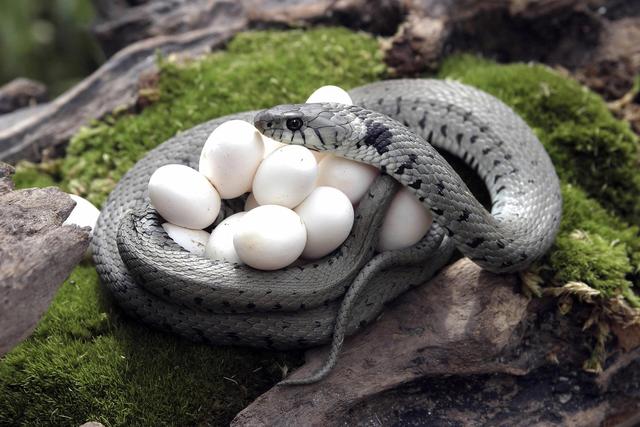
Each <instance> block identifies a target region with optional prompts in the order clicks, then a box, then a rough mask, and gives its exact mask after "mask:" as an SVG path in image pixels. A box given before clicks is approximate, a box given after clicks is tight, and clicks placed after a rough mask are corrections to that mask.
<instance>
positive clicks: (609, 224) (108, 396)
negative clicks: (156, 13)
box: [0, 29, 640, 425]
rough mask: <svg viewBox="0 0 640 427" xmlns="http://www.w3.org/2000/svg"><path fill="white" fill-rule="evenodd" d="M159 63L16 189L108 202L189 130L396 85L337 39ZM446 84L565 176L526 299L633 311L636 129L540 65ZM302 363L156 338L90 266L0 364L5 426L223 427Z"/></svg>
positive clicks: (639, 175) (480, 63) (244, 42)
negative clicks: (479, 99)
mask: <svg viewBox="0 0 640 427" xmlns="http://www.w3.org/2000/svg"><path fill="white" fill-rule="evenodd" d="M158 61H159V63H160V69H161V72H160V75H159V80H158V81H157V82H153V83H152V84H150V85H149V86H148V87H146V88H145V89H143V90H142V91H141V103H140V105H144V106H145V108H144V109H142V111H137V110H136V111H120V112H115V113H114V114H113V115H112V116H110V117H107V118H105V119H104V120H102V121H100V122H96V123H93V124H90V125H89V126H87V127H85V128H84V129H83V130H82V131H80V132H79V133H78V134H77V135H76V136H75V137H74V138H73V140H72V141H71V143H70V145H69V148H68V150H67V155H66V157H65V158H63V159H60V160H58V161H53V162H48V163H46V164H40V165H32V164H27V163H23V164H21V165H19V167H18V173H17V175H16V182H17V184H18V185H19V186H20V187H28V186H46V185H54V184H55V185H60V186H61V187H62V188H63V189H65V190H67V191H70V192H74V193H77V194H80V195H83V196H85V197H87V198H89V199H90V200H91V201H93V202H94V203H96V204H97V205H101V204H102V203H104V201H105V199H106V196H107V195H108V193H109V191H110V190H111V189H112V188H113V187H114V185H115V184H116V182H117V181H118V179H119V178H120V177H121V176H122V174H123V173H124V172H125V171H126V170H128V169H129V168H130V167H131V166H132V165H133V164H134V163H135V161H136V160H137V159H139V158H140V157H141V156H142V155H144V153H145V152H147V151H148V150H149V149H150V148H152V147H154V146H156V145H158V144H159V143H161V142H162V141H164V140H166V139H167V138H168V137H170V136H172V135H174V134H175V133H176V132H178V131H180V130H184V129H187V128H189V127H191V126H193V125H195V124H197V123H200V122H202V121H205V120H208V119H210V118H213V117H217V116H221V115H224V114H228V113H232V112H236V111H243V110H250V109H259V108H264V107H268V106H271V105H275V104H281V103H286V102H302V101H304V99H305V98H306V97H307V96H308V95H309V94H310V93H311V92H312V91H313V90H314V89H315V88H317V87H319V86H321V85H324V84H336V85H339V86H342V87H344V88H347V89H348V88H351V87H354V86H357V85H360V84H363V83H366V82H370V81H375V80H379V79H382V78H385V77H388V71H387V69H386V68H385V66H384V65H383V63H382V61H381V55H380V53H379V50H378V44H377V41H376V40H375V39H374V38H372V37H370V36H368V35H365V34H359V33H353V32H349V31H347V30H343V29H318V30H313V31H308V32H304V33H303V32H300V31H289V32H256V33H245V34H241V35H239V36H237V37H236V38H235V39H234V40H233V41H232V42H231V43H230V44H229V45H228V47H227V49H226V50H225V51H223V52H219V53H214V54H212V55H210V56H209V57H207V58H205V59H203V60H201V61H198V62H191V63H187V64H176V63H175V62H174V61H172V59H171V58H159V59H158ZM439 77H443V78H445V77H449V78H455V79H459V80H461V81H463V82H466V83H469V84H472V85H474V86H477V87H479V88H481V89H483V90H486V91H488V92H490V93H492V94H494V95H496V96H497V97H499V98H501V99H502V100H503V101H505V102H506V103H507V104H509V105H511V106H512V107H513V108H514V109H515V110H516V111H517V112H518V113H520V114H521V115H522V117H523V118H524V119H525V120H526V121H527V122H528V123H529V124H530V125H531V126H532V128H533V129H534V130H535V132H536V134H537V135H538V136H539V138H540V139H541V141H542V142H543V144H544V145H545V147H546V148H547V150H548V151H549V153H550V154H551V156H552V159H553V161H554V164H555V165H556V167H557V169H558V173H559V175H560V178H561V180H562V183H563V184H562V185H563V196H564V202H565V206H564V209H565V210H564V215H563V221H562V226H561V231H560V234H559V236H558V239H557V241H556V244H555V246H554V248H553V249H552V251H551V252H550V254H549V255H548V256H547V257H546V258H545V259H544V260H542V261H541V262H540V263H539V264H538V265H536V266H535V267H534V268H533V269H532V270H531V272H529V275H528V276H525V279H526V280H525V283H527V281H528V282H530V283H528V287H527V289H530V290H531V291H532V292H534V293H544V292H549V291H550V292H551V293H554V292H555V293H557V294H558V295H560V294H562V293H563V292H564V291H562V290H563V289H565V290H566V289H569V288H562V286H564V285H566V284H567V283H578V284H579V286H578V287H577V288H571V289H578V291H571V290H567V291H566V292H574V293H580V292H583V293H584V292H591V295H592V297H590V299H586V298H584V296H583V295H579V296H582V297H583V300H585V301H587V300H588V301H590V302H591V303H592V304H601V305H606V304H609V301H613V300H615V301H617V302H618V303H620V304H622V305H623V306H624V307H637V306H639V305H640V300H639V299H638V296H637V294H636V292H640V291H639V290H640V237H639V236H638V224H640V200H639V199H638V198H637V197H636V196H637V194H640V172H638V170H639V168H638V165H639V160H638V159H639V154H638V153H639V148H638V142H637V139H636V137H635V136H634V134H633V133H632V132H631V131H630V130H629V127H628V125H627V124H625V123H623V122H620V121H618V120H615V119H614V118H613V117H612V116H611V114H610V113H609V111H608V110H607V108H606V105H605V104H604V102H603V101H602V100H601V99H600V98H599V97H598V96H596V95H594V94H593V93H591V92H589V91H588V90H587V89H585V88H583V87H581V86H580V85H578V84H577V83H576V82H575V81H573V80H571V79H570V78H567V77H565V76H562V75H560V74H558V73H557V72H555V71H553V70H551V69H548V68H546V67H544V66H538V65H524V64H512V65H497V64H495V63H492V62H490V61H486V60H483V59H479V58H476V57H470V56H456V57H452V58H450V59H449V60H447V61H446V62H445V64H444V65H443V67H442V69H441V70H440V72H439ZM633 224H635V225H633ZM527 278H528V279H527ZM532 278H533V279H532ZM561 307H562V308H563V309H564V311H565V312H567V313H569V314H570V310H569V308H567V305H566V304H564V305H562V306H561ZM598 320H599V321H600V322H606V321H608V320H609V319H606V318H604V317H603V318H599V319H598ZM608 337H609V336H608V335H607V334H605V333H604V332H603V331H602V328H600V329H598V328H596V329H595V330H593V327H592V328H591V329H588V330H586V331H585V343H586V344H587V345H588V346H590V347H591V348H592V354H589V353H588V352H587V353H586V354H585V360H587V361H590V362H591V363H590V364H588V365H586V367H588V368H590V369H594V370H597V367H598V366H599V363H601V361H602V358H603V357H604V343H605V341H606V339H607V338H608ZM596 350H599V351H596ZM590 356H591V357H590ZM299 361H300V355H299V354H295V353H289V354H284V353H274V352H265V351H255V350H247V349H235V348H212V347H208V346H205V345H199V344H193V343H189V342H186V341H184V340H181V339H179V338H176V337H173V336H171V335H167V334H164V333H160V332H156V331H152V330H150V329H149V328H147V327H146V326H144V325H140V324H138V323H135V322H134V321H132V320H130V319H128V318H127V317H126V316H125V315H124V314H123V313H122V312H121V311H120V310H119V309H118V308H117V307H116V306H115V305H114V304H113V303H112V301H111V299H110V298H109V296H108V295H107V294H106V293H105V292H104V291H103V290H102V288H101V287H100V284H99V281H98V278H97V274H96V272H95V269H94V268H93V266H92V264H91V263H90V262H86V263H84V264H82V265H80V266H79V267H77V268H76V270H75V271H74V272H73V273H72V275H71V277H70V278H69V280H67V281H66V282H65V283H64V284H63V285H62V287H61V289H60V291H59V293H58V295H57V297H56V299H55V300H54V302H53V304H52V307H51V308H50V310H49V311H48V313H47V314H46V315H45V317H44V318H43V320H42V322H41V323H40V325H39V326H38V328H37V329H36V331H35V332H34V334H33V336H32V337H31V338H29V339H28V340H26V341H25V342H23V343H22V344H21V345H20V346H18V347H17V348H16V349H14V350H13V351H12V352H11V353H9V354H7V355H6V356H4V358H3V359H2V360H1V361H0V425H5V424H11V425H14V424H37V425H42V424H54V425H78V424H81V423H83V422H85V421H87V420H98V421H101V422H103V423H104V424H106V425H122V424H126V425H132V424H133V425H135V424H143V425H158V424H166V423H171V424H177V425H187V424H196V423H197V424H215V425H218V424H227V423H228V421H229V420H230V419H231V418H233V416H234V415H235V413H237V412H238V411H239V410H240V409H242V407H244V406H246V405H247V404H248V403H249V402H250V401H251V400H252V399H253V398H255V397H256V396H257V395H259V394H260V393H261V392H263V391H264V390H266V389H267V388H269V387H270V386H271V385H272V384H273V383H274V382H276V381H278V380H279V379H280V378H281V377H282V374H283V371H284V370H286V369H287V368H288V367H292V366H294V365H295V364H296V363H299Z"/></svg>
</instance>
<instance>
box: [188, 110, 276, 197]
mask: <svg viewBox="0 0 640 427" xmlns="http://www.w3.org/2000/svg"><path fill="white" fill-rule="evenodd" d="M263 154H264V143H263V141H262V135H261V134H260V132H258V130H257V129H256V128H255V127H253V125H252V124H250V123H247V122H245V121H243V120H229V121H227V122H224V123H222V124H221V125H220V126H218V127H217V128H216V129H215V130H214V131H213V132H211V135H209V138H207V141H206V142H205V144H204V147H203V148H202V152H201V153H200V163H199V167H198V169H199V170H200V173H201V174H203V175H204V176H206V177H207V178H208V179H209V181H211V183H212V184H213V185H214V187H215V188H216V190H217V191H218V193H219V194H220V197H221V198H223V199H233V198H235V197H238V196H241V195H242V194H244V193H246V192H247V191H249V190H250V189H251V183H252V182H253V176H254V175H255V173H256V170H257V169H258V165H260V162H261V161H262V158H263Z"/></svg>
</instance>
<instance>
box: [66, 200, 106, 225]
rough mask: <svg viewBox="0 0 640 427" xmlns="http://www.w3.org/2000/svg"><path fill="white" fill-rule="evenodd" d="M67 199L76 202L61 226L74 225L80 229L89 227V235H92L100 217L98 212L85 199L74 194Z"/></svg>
mask: <svg viewBox="0 0 640 427" xmlns="http://www.w3.org/2000/svg"><path fill="white" fill-rule="evenodd" d="M69 197H71V199H73V201H74V202H76V206H75V207H74V208H73V210H72V211H71V213H70V214H69V216H68V217H67V219H65V220H64V222H63V224H65V225H67V224H75V225H77V226H80V227H91V232H90V234H91V235H93V229H94V228H95V226H96V221H98V217H99V216H100V211H99V210H98V208H96V207H95V206H93V204H92V203H91V202H90V201H88V200H87V199H84V198H82V197H80V196H76V195H75V194H69Z"/></svg>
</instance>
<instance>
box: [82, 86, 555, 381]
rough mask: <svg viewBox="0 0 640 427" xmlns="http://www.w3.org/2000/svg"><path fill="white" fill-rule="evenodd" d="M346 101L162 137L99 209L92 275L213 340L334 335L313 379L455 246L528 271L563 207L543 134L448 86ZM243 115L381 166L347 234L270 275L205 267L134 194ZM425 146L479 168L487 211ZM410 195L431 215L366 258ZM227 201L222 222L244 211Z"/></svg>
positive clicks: (371, 90)
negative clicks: (405, 237) (419, 229)
mask: <svg viewBox="0 0 640 427" xmlns="http://www.w3.org/2000/svg"><path fill="white" fill-rule="evenodd" d="M350 94H351V96H352V98H353V101H354V105H353V106H345V105H341V104H331V103H327V104H299V105H283V106H277V107H274V108H272V109H269V110H265V111H262V112H258V113H256V112H245V113H238V114H233V115H231V116H226V117H222V118H218V119H214V120H211V121H209V122H206V123H204V124H201V125H199V126H196V127H194V128H192V129H190V130H188V131H186V132H183V133H180V134H178V135H177V136H175V137H173V138H171V139H169V140H168V141H166V142H164V143H163V144H161V145H160V146H158V147H157V148H155V149H154V150H152V151H150V152H149V153H148V154H147V155H146V156H145V157H144V158H143V159H141V160H140V161H139V162H138V163H137V164H136V165H135V166H134V167H133V168H132V169H131V170H130V171H129V172H128V173H127V174H126V175H125V176H124V177H123V178H122V180H121V181H120V182H119V184H118V185H117V187H116V188H115V190H114V191H113V192H112V193H111V195H110V196H109V199H108V201H107V203H106V205H105V207H104V209H103V210H102V212H101V215H100V218H99V220H98V224H97V226H96V229H95V230H94V237H93V240H92V247H93V253H94V260H95V263H96V268H97V271H98V273H99V274H100V277H101V280H102V282H103V284H104V285H105V286H107V287H108V288H109V289H110V290H111V292H112V293H113V295H114V297H115V299H116V300H117V302H118V303H119V305H120V306H122V307H123V308H124V309H125V310H126V311H127V312H128V313H129V314H131V315H132V316H134V317H136V318H138V319H140V320H141V321H143V322H145V323H148V324H150V325H152V326H154V327H156V328H160V329H163V330H166V331H170V332H173V333H177V334H179V335H181V336H183V337H186V338H188V339H191V340H195V341H203V342H207V343H211V344H215V345H247V346H254V347H266V348H274V349H291V348H306V347H310V346H315V345H319V344H322V343H326V342H329V341H331V342H332V348H331V352H330V357H329V359H328V361H327V363H326V365H325V366H324V367H323V368H321V369H320V370H319V371H318V372H317V373H316V374H315V375H313V376H312V377H310V378H305V379H302V380H296V381H293V380H285V381H284V382H283V383H282V384H285V383H286V384H306V383H310V382H313V381H317V380H318V379H320V378H322V377H323V376H324V375H326V374H327V373H328V372H329V370H330V368H331V367H332V366H333V364H334V363H335V360H336V357H337V354H338V351H339V349H340V347H341V344H342V340H343V338H344V336H345V335H348V334H351V333H353V332H354V331H355V330H356V329H358V328H359V327H361V326H363V325H364V324H367V323H368V322H371V321H373V320H375V318H376V316H377V315H379V313H380V312H381V310H382V308H383V306H384V304H385V303H386V302H388V301H391V300H392V299H394V298H395V297H397V296H398V295H399V294H401V293H403V292H405V291H406V290H407V289H409V288H410V287H412V286H418V285H420V284H422V283H424V282H425V281H426V280H427V279H429V278H430V277H432V276H433V274H434V273H435V272H436V271H437V270H438V269H440V268H441V267H442V266H444V265H445V264H446V263H447V262H448V260H449V259H450V258H451V255H452V253H453V251H454V249H456V248H457V249H458V250H459V251H460V252H462V254H464V255H466V256H468V257H469V258H470V259H471V260H473V261H474V262H476V263H477V264H479V265H480V266H482V267H483V268H485V269H487V270H490V271H493V272H497V273H502V272H514V271H520V270H523V269H526V268H527V267H528V266H529V265H530V264H531V263H532V262H534V261H535V260H537V259H539V258H540V257H541V256H543V255H544V254H545V253H546V251H547V250H548V249H549V248H550V246H551V244H552V243H553V241H554V239H555V235H556V233H557V230H558V227H559V222H560V216H561V211H562V199H561V195H560V187H559V182H558V178H557V175H556V172H555V169H554V168H553V165H552V163H551V160H550V158H549V156H548V155H547V153H546V152H545V150H544V148H543V146H542V144H541V143H540V142H539V140H538V139H537V138H536V136H535V135H534V133H533V132H532V131H531V129H530V128H529V127H528V126H527V125H526V123H525V122H524V121H523V120H522V119H521V118H520V117H519V116H518V115H517V114H515V113H514V112H513V110H511V109H510V108H509V107H507V106H506V105H505V104H503V103H502V102H501V101H499V100H498V99H496V98H495V97H493V96H491V95H488V94H486V93H484V92H482V91H480V90H478V89H475V88H472V87H470V86H466V85H463V84H461V83H457V82H453V81H442V80H430V79H416V80H391V81H384V82H378V83H374V84H370V85H366V86H363V87H360V88H356V89H354V90H352V91H351V92H350ZM231 119H240V120H246V121H249V122H253V123H254V124H255V126H256V127H257V128H258V129H259V130H260V131H261V132H263V133H264V134H265V135H267V136H269V137H271V138H274V139H276V140H278V141H281V142H284V143H288V144H300V145H305V146H307V147H309V148H311V149H314V150H320V151H331V152H334V153H335V154H337V155H340V156H343V157H346V158H349V159H353V160H357V161H361V162H365V163H368V164H371V165H373V166H376V167H378V168H379V169H380V170H381V171H382V172H383V174H382V175H381V176H380V177H379V178H377V179H376V181H374V183H373V184H372V186H371V188H370V189H369V193H368V194H367V195H366V196H365V198H364V199H363V200H362V201H361V203H360V204H359V205H358V207H357V209H356V220H355V223H354V227H353V230H352V232H351V234H350V235H349V237H348V238H347V240H346V241H345V243H344V244H343V245H342V246H341V247H340V248H338V249H337V250H336V251H334V252H333V253H331V254H329V255H328V256H326V257H324V258H322V259H320V260H316V261H312V262H307V263H300V264H294V265H292V266H290V267H287V268H285V269H282V270H277V271H270V272H268V271H257V270H254V269H252V268H250V267H247V266H240V265H235V264H230V263H225V262H214V261H211V260H207V259H204V258H200V257H198V256H195V255H193V254H190V253H188V252H186V251H184V250H182V249H181V248H180V247H179V246H178V245H177V244H175V243H174V242H173V241H172V240H171V239H169V238H168V236H167V235H166V233H165V232H164V230H163V229H162V227H161V223H162V219H161V218H160V217H159V216H158V214H157V212H155V210H154V209H153V208H152V207H151V206H150V205H149V201H148V197H147V194H146V189H147V183H148V180H149V177H150V176H151V174H152V173H153V172H154V171H155V170H156V169H157V168H158V167H160V166H162V165H165V164H170V163H181V164H185V165H188V166H191V167H194V168H197V166H198V158H199V153H200V150H201V148H202V146H203V145H204V142H205V140H206V138H207V136H208V135H209V134H210V133H211V131H212V130H213V129H215V128H216V127H217V126H218V125H220V124H221V123H223V122H225V121H227V120H231ZM434 147H437V148H439V149H442V150H445V151H448V152H450V153H451V154H453V155H455V156H458V157H460V158H461V159H463V160H464V161H465V162H466V163H467V164H468V165H469V166H470V167H471V168H473V169H474V170H476V171H477V173H478V175H479V177H480V178H481V179H482V180H483V181H484V183H485V185H486V187H487V189H488V191H489V194H490V196H491V202H492V208H491V212H488V211H487V210H486V209H485V208H484V207H483V206H482V205H481V204H480V203H479V202H478V200H476V198H475V197H474V196H473V195H472V194H471V192H470V191H469V189H468V188H467V186H466V185H465V184H464V182H463V181H462V179H461V178H460V177H459V176H458V174H457V173H456V172H455V171H454V170H453V169H452V168H451V166H450V165H449V164H448V163H447V162H446V161H445V160H444V159H443V157H442V156H441V155H440V154H439V153H438V151H436V149H435V148H434ZM398 182H399V183H400V184H401V185H404V186H405V187H407V188H408V189H409V190H411V191H412V192H413V193H414V194H415V195H416V197H418V199H419V200H420V201H421V202H423V203H424V205H425V206H426V207H427V208H428V209H429V210H430V211H431V213H432V215H433V218H434V225H433V226H432V227H431V229H430V230H429V232H428V233H427V235H426V236H425V237H424V238H423V239H422V240H421V241H420V242H418V243H417V244H416V245H414V246H413V247H411V248H407V249H403V250H397V251H386V252H382V253H376V251H375V243H376V238H377V235H378V230H379V228H380V226H381V223H382V220H383V218H384V212H385V210H386V208H387V207H388V204H389V203H390V200H391V198H392V196H393V195H394V194H395V192H396V191H397V189H398V187H399V186H398ZM241 202H242V201H241V200H230V201H225V203H224V206H223V209H222V211H221V215H220V216H219V218H218V221H220V220H221V219H222V218H224V217H225V216H227V215H229V214H230V213H232V212H234V211H237V210H240V209H241V206H242V204H241Z"/></svg>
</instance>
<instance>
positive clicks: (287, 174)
mask: <svg viewBox="0 0 640 427" xmlns="http://www.w3.org/2000/svg"><path fill="white" fill-rule="evenodd" d="M317 175H318V164H317V163H316V159H315V158H314V157H313V154H311V151H310V150H308V149H306V148H305V147H301V146H299V145H287V146H285V147H282V148H279V149H277V150H276V151H274V152H273V153H271V155H269V157H267V158H266V159H264V160H263V161H262V163H261V164H260V167H259V168H258V171H257V172H256V176H255V178H254V180H253V196H254V197H255V198H256V201H257V202H258V204H259V205H280V206H284V207H287V208H293V207H295V206H297V205H299V204H300V202H302V201H303V200H304V199H305V198H306V197H307V196H308V195H309V194H310V193H311V191H313V188H314V187H315V183H316V177H317Z"/></svg>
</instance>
